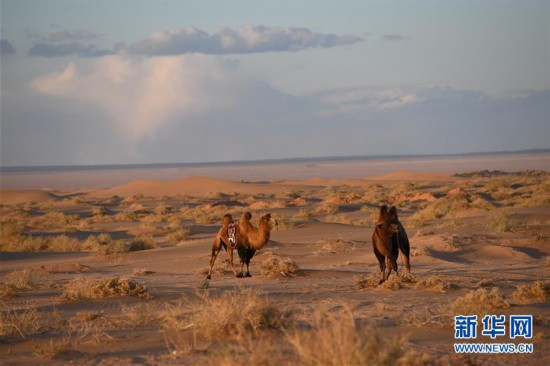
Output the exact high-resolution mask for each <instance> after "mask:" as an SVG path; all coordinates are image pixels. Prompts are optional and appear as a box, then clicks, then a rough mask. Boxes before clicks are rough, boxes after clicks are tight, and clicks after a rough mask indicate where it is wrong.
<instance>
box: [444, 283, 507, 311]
mask: <svg viewBox="0 0 550 366" xmlns="http://www.w3.org/2000/svg"><path fill="white" fill-rule="evenodd" d="M509 307H510V303H509V302H508V301H507V300H506V299H505V298H504V296H503V295H502V293H501V292H500V290H499V288H498V287H493V289H492V290H491V291H490V292H488V291H487V290H486V289H484V288H479V289H477V290H474V291H470V292H468V293H467V294H466V295H465V296H463V297H460V298H458V299H456V300H455V301H454V302H453V303H452V304H451V305H450V306H449V308H448V312H449V313H450V314H453V315H459V314H477V315H484V314H487V313H489V312H493V311H495V310H500V309H508V308H509Z"/></svg>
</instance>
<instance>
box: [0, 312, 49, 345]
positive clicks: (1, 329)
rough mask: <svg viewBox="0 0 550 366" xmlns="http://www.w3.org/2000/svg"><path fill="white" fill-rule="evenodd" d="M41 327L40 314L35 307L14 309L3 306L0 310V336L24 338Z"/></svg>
mask: <svg viewBox="0 0 550 366" xmlns="http://www.w3.org/2000/svg"><path fill="white" fill-rule="evenodd" d="M42 327H43V324H42V320H41V316H40V314H39V313H38V311H37V310H36V308H35V307H27V308H26V309H22V310H16V309H14V308H8V307H6V306H5V307H4V309H2V312H0V336H2V337H5V336H20V337H21V338H26V337H27V336H29V335H32V334H36V333H38V332H39V331H40V330H41V329H42Z"/></svg>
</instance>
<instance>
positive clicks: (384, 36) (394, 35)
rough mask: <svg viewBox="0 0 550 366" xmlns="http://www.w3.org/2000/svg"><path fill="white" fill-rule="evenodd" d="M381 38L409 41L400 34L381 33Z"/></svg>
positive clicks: (392, 40) (393, 40)
mask: <svg viewBox="0 0 550 366" xmlns="http://www.w3.org/2000/svg"><path fill="white" fill-rule="evenodd" d="M382 39H383V40H384V41H387V42H400V41H410V38H408V37H405V36H402V35H400V34H384V35H382Z"/></svg>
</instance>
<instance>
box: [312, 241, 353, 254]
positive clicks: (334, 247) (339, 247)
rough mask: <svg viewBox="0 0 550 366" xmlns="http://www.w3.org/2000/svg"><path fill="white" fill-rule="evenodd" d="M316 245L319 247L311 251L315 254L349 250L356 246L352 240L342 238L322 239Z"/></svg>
mask: <svg viewBox="0 0 550 366" xmlns="http://www.w3.org/2000/svg"><path fill="white" fill-rule="evenodd" d="M318 245H319V249H317V250H315V251H314V252H313V253H314V254H315V255H322V254H335V253H343V252H351V251H354V250H356V249H357V246H358V245H357V243H356V242H354V241H351V240H343V239H323V240H321V241H320V242H319V243H318Z"/></svg>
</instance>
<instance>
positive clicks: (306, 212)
mask: <svg viewBox="0 0 550 366" xmlns="http://www.w3.org/2000/svg"><path fill="white" fill-rule="evenodd" d="M313 216H315V212H314V211H313V210H311V209H307V208H302V209H300V211H298V213H297V214H296V215H294V217H293V219H295V220H309V219H311V218H312V217H313Z"/></svg>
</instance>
